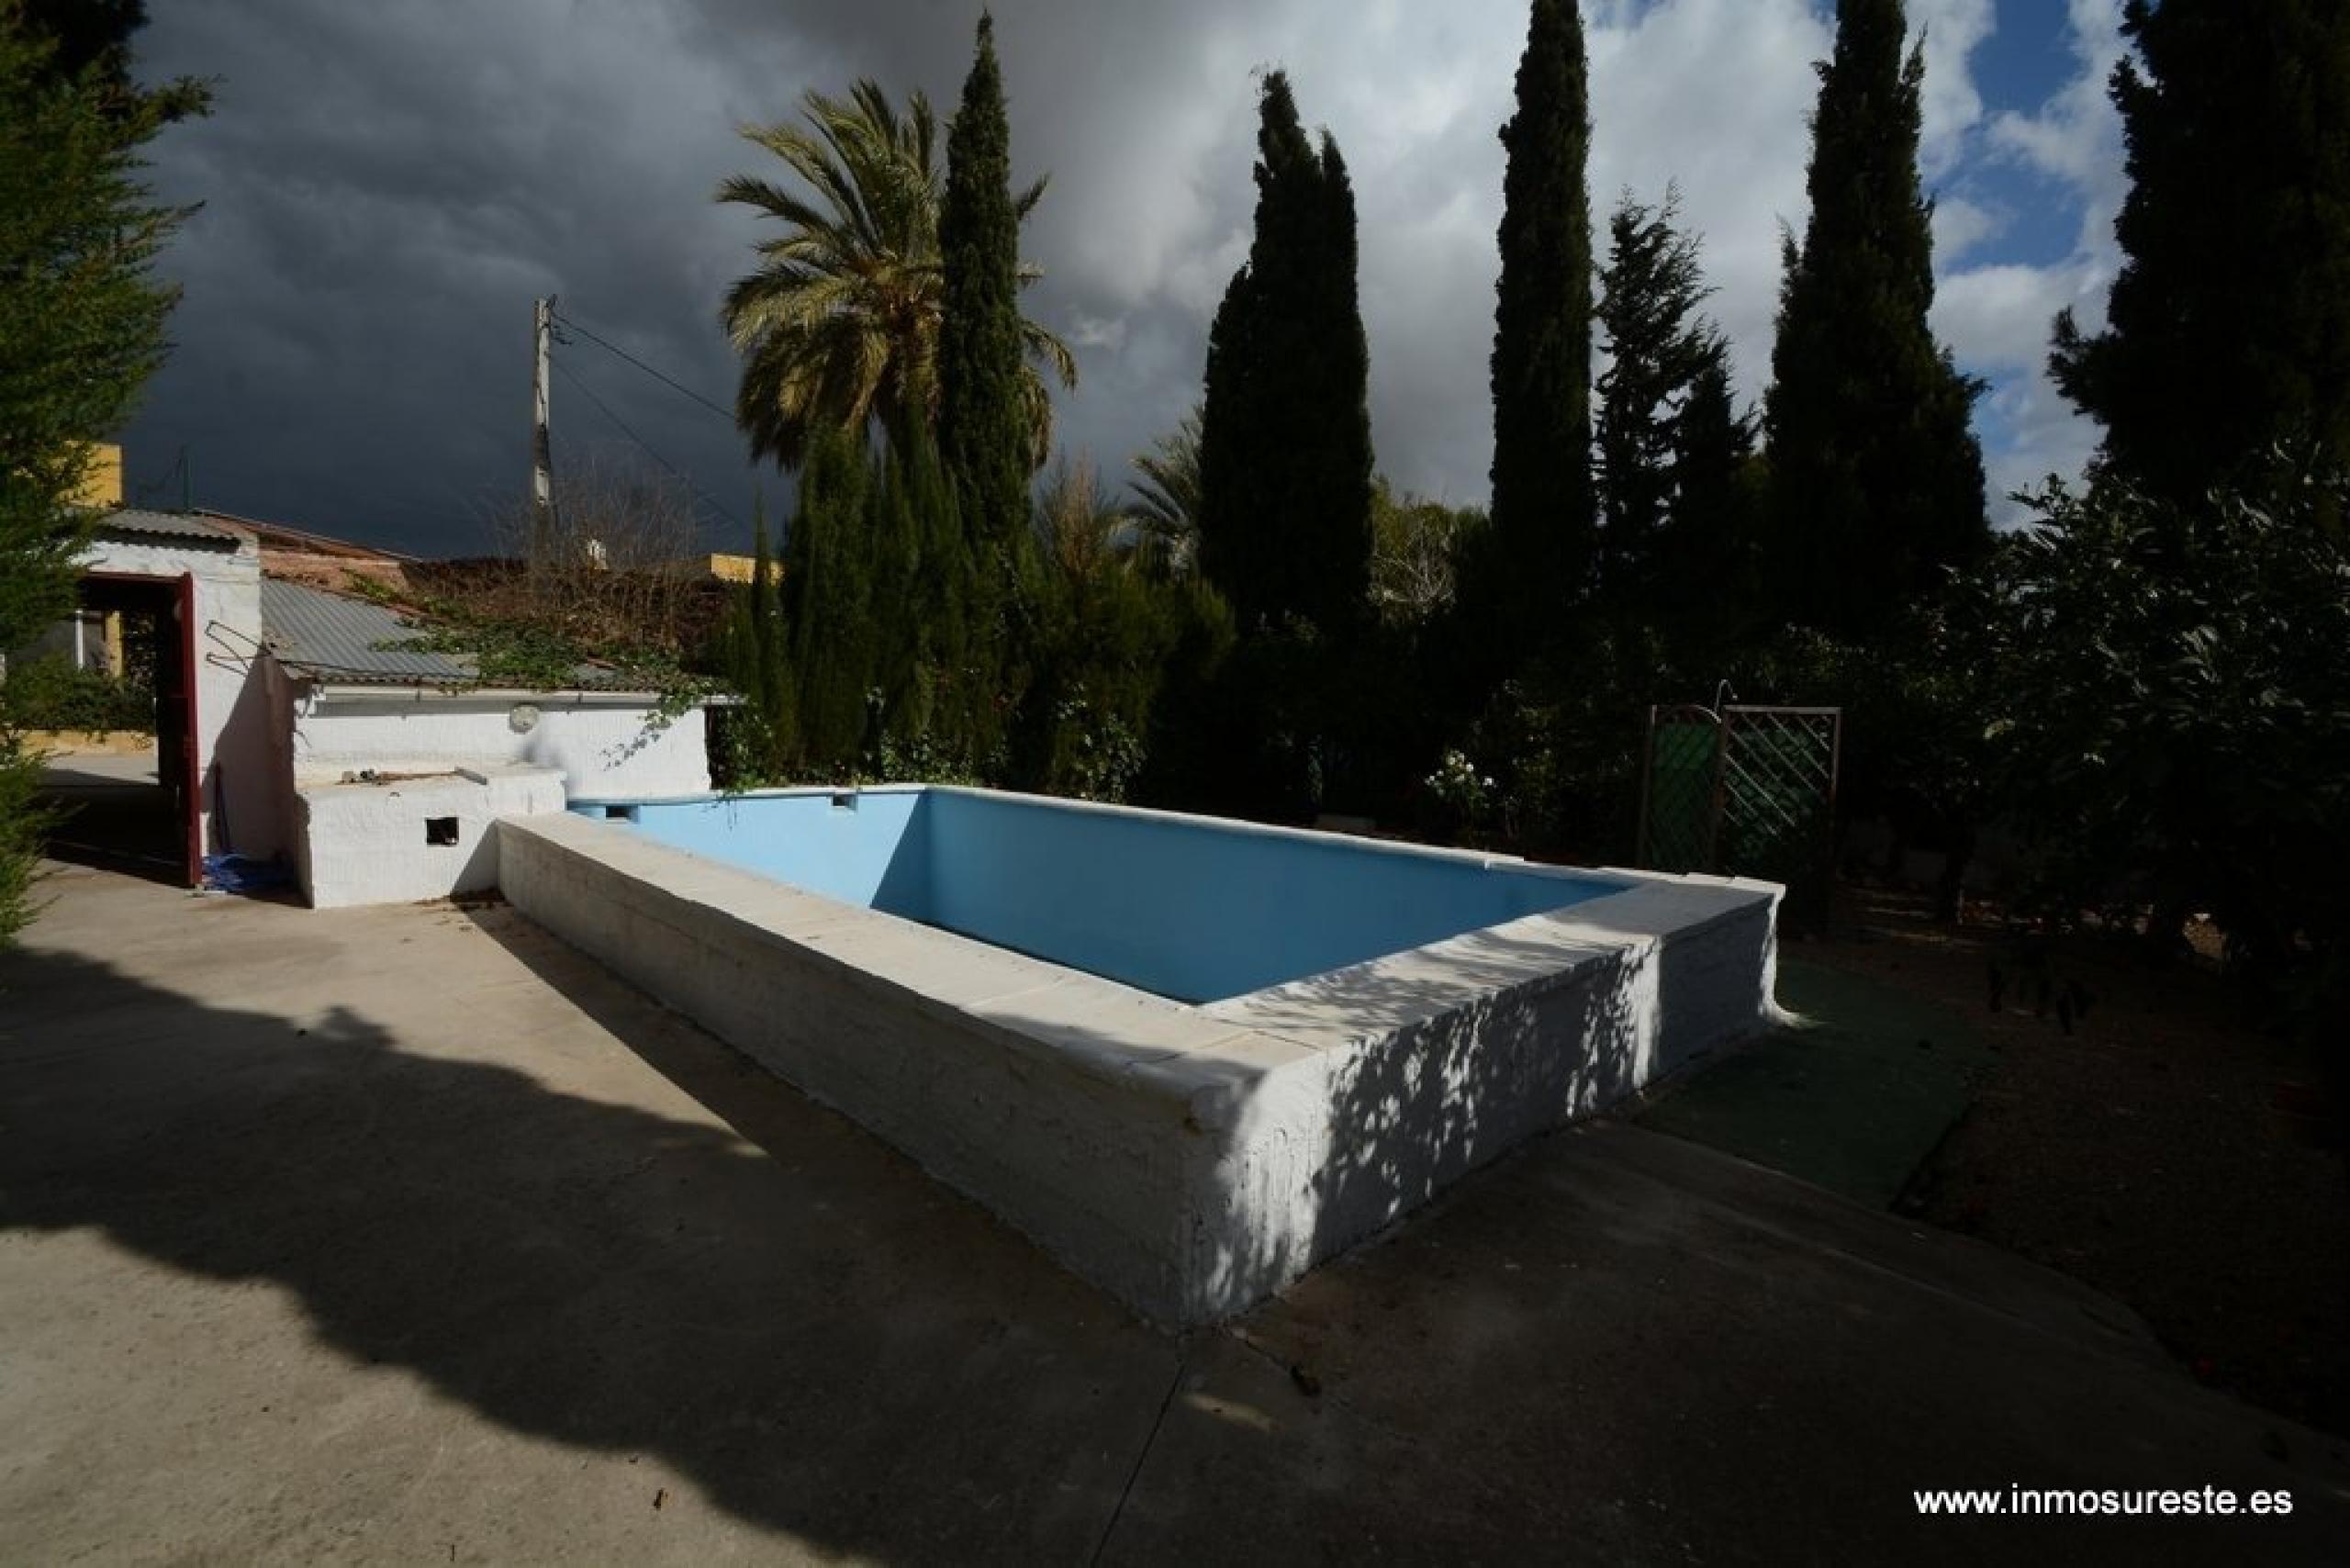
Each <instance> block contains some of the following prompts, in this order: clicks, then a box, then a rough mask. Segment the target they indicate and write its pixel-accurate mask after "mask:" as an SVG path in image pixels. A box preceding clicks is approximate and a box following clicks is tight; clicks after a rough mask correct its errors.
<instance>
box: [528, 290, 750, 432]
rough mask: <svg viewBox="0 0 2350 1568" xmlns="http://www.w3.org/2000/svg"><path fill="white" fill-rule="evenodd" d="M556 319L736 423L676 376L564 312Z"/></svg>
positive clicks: (728, 413)
mask: <svg viewBox="0 0 2350 1568" xmlns="http://www.w3.org/2000/svg"><path fill="white" fill-rule="evenodd" d="M554 319H556V320H558V321H560V322H562V323H563V324H564V325H565V326H566V327H568V328H570V329H571V330H573V331H575V332H577V333H578V334H579V335H580V336H581V337H583V338H585V339H587V340H588V342H591V343H594V344H595V345H596V346H597V347H599V348H600V349H603V350H605V351H606V352H608V353H615V354H618V355H619V356H620V357H621V358H622V359H624V360H626V361H628V362H629V364H632V365H634V366H636V368H637V369H639V370H641V371H643V372H644V374H645V375H649V376H651V377H653V379H654V380H655V381H658V382H660V383H662V384H663V385H664V386H667V387H669V388H670V389H671V390H672V391H675V392H681V393H683V394H684V395H685V396H687V397H688V398H692V399H693V400H694V401H695V402H697V403H699V404H700V405H701V406H702V407H703V408H705V409H709V410H710V411H711V413H713V414H716V415H717V416H718V417H719V418H721V419H722V420H726V421H727V423H729V424H732V423H733V422H734V410H733V409H726V408H722V407H720V406H719V405H718V404H717V403H715V402H712V401H711V399H710V398H705V397H703V396H702V395H701V394H700V393H699V392H697V391H695V390H694V389H693V388H692V387H690V386H687V385H686V384H685V383H684V382H682V381H679V380H678V379H677V377H676V376H674V375H668V374H667V373H666V372H664V371H659V370H655V369H654V368H653V366H651V365H649V364H645V363H644V362H643V360H641V359H639V358H637V357H636V356H635V355H634V354H632V353H629V352H628V350H626V349H624V348H622V347H621V346H620V345H619V344H618V343H615V342H611V341H610V340H609V339H606V338H602V337H599V336H598V335H597V334H596V333H595V332H593V331H590V330H588V328H586V327H583V326H581V325H580V324H579V323H578V322H576V321H575V320H573V319H571V318H570V317H568V316H566V315H565V314H564V313H563V312H562V311H560V310H558V311H556V312H555V313H554Z"/></svg>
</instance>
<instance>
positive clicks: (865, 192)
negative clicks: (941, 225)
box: [718, 80, 1077, 468]
mask: <svg viewBox="0 0 2350 1568" xmlns="http://www.w3.org/2000/svg"><path fill="white" fill-rule="evenodd" d="M803 106H804V111H805V117H806V119H807V122H808V124H807V127H805V128H803V127H801V126H798V125H793V124H789V123H787V122H782V121H778V122H777V123H776V124H774V125H746V126H744V127H743V128H742V134H743V137H744V140H747V141H751V142H754V143H755V144H756V145H758V146H760V147H763V148H765V149H767V151H770V152H772V153H774V154H775V155H776V156H777V157H778V158H780V159H782V160H783V162H784V165H785V167H787V168H788V169H789V170H790V172H791V173H792V174H795V175H797V176H799V179H800V183H801V184H802V185H805V186H806V187H807V194H804V195H803V194H801V193H800V192H799V191H797V190H794V189H790V188H787V187H786V186H784V185H778V184H775V183H774V182H772V181H769V180H765V179H761V178H758V177H756V176H755V175H750V174H736V175H734V176H733V177H732V178H731V179H729V180H727V181H726V182H725V184H723V185H720V186H719V188H718V199H719V200H720V201H722V202H740V203H742V204H743V205H744V206H745V207H751V208H753V209H754V210H755V211H756V212H758V213H759V214H760V215H761V216H763V217H767V218H774V219H776V220H777V221H778V223H781V224H782V225H784V228H785V232H784V233H782V234H781V235H779V236H778V237H776V238H774V239H770V240H764V241H760V242H759V245H758V252H759V266H758V270H757V271H755V272H754V273H751V274H748V275H746V276H744V277H742V278H739V279H737V280H736V281H735V283H734V286H733V287H732V288H730V289H728V290H727V292H726V304H725V308H724V309H723V311H722V319H724V321H725V323H726V331H727V335H728V336H729V337H730V338H731V339H733V343H734V347H735V349H736V350H737V351H738V352H739V353H741V354H742V355H743V380H742V385H741V386H740V387H739V388H738V389H737V391H736V393H735V397H734V418H735V420H736V422H737V423H739V424H740V425H741V426H742V428H743V430H744V431H745V432H746V433H747V434H748V435H749V436H750V438H751V450H752V453H753V454H755V455H756V456H760V457H772V458H774V459H775V460H776V461H777V462H778V463H779V464H781V465H783V466H785V467H787V468H796V467H798V466H799V465H800V460H801V459H802V458H803V457H804V456H805V455H806V454H807V450H808V438H809V436H810V434H811V432H812V431H816V430H818V429H821V428H823V427H826V426H830V427H833V428H835V429H838V430H843V431H862V430H864V429H865V428H866V427H867V425H868V424H870V423H873V422H875V421H878V422H879V424H880V425H881V427H882V430H883V431H884V432H885V433H887V434H888V435H889V436H890V439H891V440H892V442H898V441H900V440H901V439H902V438H903V437H905V436H906V435H908V434H909V433H911V432H912V431H914V430H916V429H917V428H927V427H933V426H934V422H935V420H936V417H937V412H938V375H937V363H938V322H939V306H940V297H941V294H942V286H943V281H944V280H943V277H942V274H941V272H940V267H939V257H938V202H939V194H940V191H941V188H942V185H943V178H942V175H941V173H940V170H939V166H938V158H937V130H938V126H937V120H936V118H935V117H934V115H933V114H932V112H931V107H930V101H929V100H928V99H927V98H925V97H924V96H923V95H922V94H920V93H916V94H914V95H912V97H911V98H910V99H909V100H908V101H907V106H906V112H905V113H904V114H902V115H901V114H900V113H899V112H898V110H897V108H896V106H894V105H892V104H891V103H890V98H889V95H888V94H886V93H885V92H883V91H882V89H881V87H880V86H879V85H878V84H877V83H874V82H872V81H870V80H861V81H859V82H858V83H857V84H856V86H855V87H853V88H852V89H850V92H849V95H848V97H847V98H846V99H845V100H844V99H840V98H834V97H828V96H826V95H824V94H822V93H816V92H811V93H810V94H808V95H807V97H806V98H805V99H804V100H803ZM1044 195H1045V182H1044V181H1043V180H1038V181H1037V182H1036V183H1035V185H1031V186H1029V187H1028V189H1026V190H1025V191H1024V192H1022V193H1021V194H1020V196H1019V198H1018V200H1017V201H1016V202H1015V203H1014V210H1016V211H1017V212H1018V213H1019V215H1020V217H1021V218H1026V217H1027V216H1028V214H1029V213H1031V212H1032V211H1034V210H1035V207H1036V204H1037V202H1038V201H1040V200H1042V199H1043V197H1044ZM1043 275H1044V271H1043V269H1042V268H1040V267H1037V266H1035V265H1034V264H1027V265H1024V266H1023V267H1022V268H1021V273H1020V277H1021V282H1022V283H1023V284H1029V283H1034V282H1035V280H1036V279H1038V278H1039V277H1042V276H1043ZM1021 333H1022V337H1023V340H1024V344H1025V346H1026V348H1027V351H1028V357H1029V361H1030V363H1029V364H1028V365H1027V367H1026V375H1025V376H1024V379H1023V383H1022V389H1021V390H1022V400H1023V401H1024V403H1025V404H1026V405H1027V406H1028V411H1029V420H1030V424H1031V426H1032V428H1033V429H1034V431H1035V452H1034V453H1033V454H1031V460H1032V463H1033V465H1035V466H1037V467H1042V466H1043V465H1044V461H1045V457H1046V454H1047V453H1048V452H1050V451H1051V449H1052V427H1053V410H1052V398H1051V396H1050V394H1049V393H1048V392H1047V391H1046V385H1045V378H1044V375H1043V374H1042V373H1041V371H1040V369H1039V366H1040V365H1041V366H1044V367H1046V368H1049V369H1050V370H1051V371H1052V373H1053V374H1054V375H1056V376H1057V377H1058V378H1059V380H1060V383H1061V385H1062V386H1064V387H1073V386H1076V385H1077V360H1076V358H1075V356H1073V355H1072V354H1071V353H1069V345H1067V344H1066V343H1064V342H1061V341H1060V340H1059V339H1058V338H1057V337H1055V336H1054V335H1053V334H1052V333H1050V332H1048V331H1046V330H1045V329H1044V328H1042V327H1040V326H1038V325H1036V323H1035V322H1034V321H1028V320H1023V321H1022V322H1021Z"/></svg>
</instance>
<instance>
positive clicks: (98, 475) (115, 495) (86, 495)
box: [72, 441, 122, 510]
mask: <svg viewBox="0 0 2350 1568" xmlns="http://www.w3.org/2000/svg"><path fill="white" fill-rule="evenodd" d="M72 500H73V505H75V506H77V507H90V508H93V509H95V510H113V509H114V508H116V507H119V506H120V505H122V448H121V447H119V446H117V445H116V444H115V443H114V442H110V441H101V442H92V443H91V445H90V464H89V466H88V467H87V468H85V469H84V470H83V473H82V485H81V487H80V488H79V489H77V490H75V491H74V492H73V498H72Z"/></svg>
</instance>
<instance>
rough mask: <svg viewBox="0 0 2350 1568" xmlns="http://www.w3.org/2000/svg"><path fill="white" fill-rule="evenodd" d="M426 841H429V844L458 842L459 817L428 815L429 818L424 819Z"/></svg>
mask: <svg viewBox="0 0 2350 1568" xmlns="http://www.w3.org/2000/svg"><path fill="white" fill-rule="evenodd" d="M424 842H425V843H427V844H454V843H456V842H457V819H456V818H454V817H427V818H425V819H424Z"/></svg>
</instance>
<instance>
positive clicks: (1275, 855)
mask: <svg viewBox="0 0 2350 1568" xmlns="http://www.w3.org/2000/svg"><path fill="white" fill-rule="evenodd" d="M572 809H573V810H574V811H576V812H581V813H582V814H585V815H588V816H594V817H607V818H610V819H612V820H614V821H618V822H625V823H630V824H632V826H633V827H634V829H635V831H637V832H640V833H643V834H645V835H646V836H648V837H650V838H653V839H655V840H658V841H659V842H661V843H663V844H667V845H671V846H676V847H677V848H679V849H685V850H690V851H692V852H693V853H695V854H697V855H703V856H707V857H711V858H712V859H716V860H722V861H726V862H728V863H730V864H732V865H734V866H738V867H741V868H744V869H746V870H752V871H756V872H760V873H762V874H764V875H766V876H769V877H773V878H775V879H778V881H783V882H789V883H790V884H791V885H793V886H795V887H799V888H803V889H806V890H809V891H811V892H815V893H821V894H823V895H824V896H826V897H828V898H834V899H839V900H842V901H843V902H847V903H852V904H856V905H858V906H861V907H864V908H867V909H878V910H882V911H885V912H887V913H890V914H895V915H900V916H902V917H903V918H905V919H908V920H916V921H920V922H922V923H923V924H928V925H934V926H938V927H941V928H943V929H945V930H948V931H954V932H958V933H960V934H962V935H966V936H971V937H976V938H978V939H979V940H980V941H982V942H990V943H993V944H995V945H996V946H1002V947H1010V948H1013V949H1015V950H1017V951H1020V952H1023V953H1027V954H1031V955H1033V956H1035V957H1036V958H1044V959H1046V960H1048V961H1050V962H1053V963H1057V964H1060V965H1063V966H1066V967H1067V968H1069V969H1083V970H1086V971H1087V972H1089V973H1091V974H1097V975H1102V976H1104V977H1106V978H1108V979H1110V980H1119V981H1122V982H1124V983H1125V984H1127V985H1131V986H1136V987H1138V988H1140V989H1141V990H1144V991H1156V992H1158V994H1159V995H1161V996H1168V997H1172V998H1175V999H1176V1000H1178V1001H1182V1002H1213V1001H1217V1000H1220V999H1222V998H1225V997H1229V996H1239V995H1243V994H1245V993H1247V992H1248V991H1260V990H1262V989H1264V988H1265V987H1267V986H1271V985H1280V984H1281V983H1283V982H1285V981H1289V980H1302V979H1304V978H1305V977H1306V976H1308V975H1316V974H1321V973H1323V972H1325V971H1326V970H1329V969H1341V968H1344V967H1346V966H1347V965H1349V964H1357V963H1360V962H1362V961H1364V960H1366V959H1369V958H1380V957H1382V956H1384V955H1386V954H1390V953H1397V952H1402V951H1404V949H1406V948H1411V947H1417V946H1424V945H1426V944H1427V943H1430V942H1436V941H1440V940H1442V939H1443V938H1445V937H1448V936H1457V935H1460V934H1461V933H1463V932H1467V931H1475V930H1478V929H1481V928H1483V927H1484V926H1488V925H1497V924H1501V923H1502V922H1504V921H1508V920H1515V919H1517V918H1518V917H1519V916H1521V915H1527V914H1533V913H1540V912H1543V911H1547V910H1555V909H1561V908H1564V907H1565V906H1567V905H1570V904H1574V903H1580V902H1583V901H1585V900H1588V899H1593V898H1599V897H1603V896H1605V895H1606V894H1608V893H1612V892H1615V891H1617V890H1619V888H1620V887H1621V884H1620V883H1618V882H1616V881H1612V880H1608V879H1603V878H1599V877H1583V876H1577V875H1573V874H1569V873H1562V872H1559V871H1555V870H1546V869H1538V868H1532V867H1526V866H1517V865H1514V864H1508V863H1504V864H1497V865H1486V864H1483V863H1481V862H1479V861H1476V860H1472V859H1465V858H1455V857H1441V856H1431V855H1421V854H1412V853H1408V852H1401V853H1399V852H1397V851H1395V850H1393V849H1387V848H1383V847H1382V846H1376V845H1372V844H1368V843H1363V842H1360V841H1350V840H1346V839H1337V838H1331V837H1327V836H1325V835H1318V834H1317V835H1299V834H1280V833H1266V832H1262V831H1254V830H1250V829H1248V828H1246V827H1241V826H1237V825H1232V826H1226V825H1222V824H1218V823H1213V822H1208V821H1203V820H1201V819H1197V818H1185V817H1176V816H1167V815H1160V814H1157V813H1152V812H1106V811H1098V810H1089V809H1086V808H1084V807H1079V806H1069V805H1059V804H1056V803H1054V802H1051V801H1040V800H1036V799H1034V798H1029V797H1023V796H1016V795H1013V796H1006V795H991V794H987V793H983V792H972V791H965V790H924V789H919V788H906V789H882V790H861V791H856V792H845V793H841V794H828V793H791V794H776V795H747V796H736V797H732V798H722V799H717V800H696V801H656V802H645V803H643V804H626V803H612V804H606V803H603V802H592V801H582V802H577V803H576V804H575V805H574V806H573V808H572Z"/></svg>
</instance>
